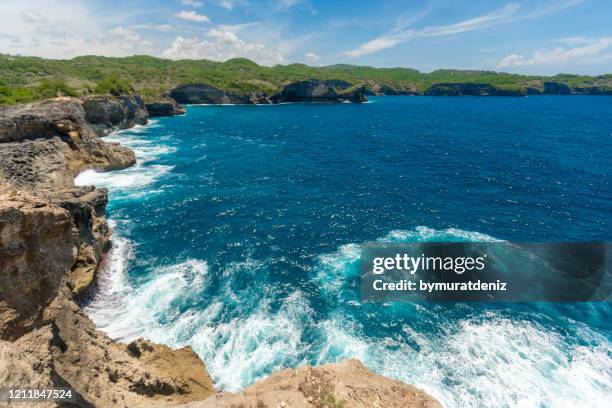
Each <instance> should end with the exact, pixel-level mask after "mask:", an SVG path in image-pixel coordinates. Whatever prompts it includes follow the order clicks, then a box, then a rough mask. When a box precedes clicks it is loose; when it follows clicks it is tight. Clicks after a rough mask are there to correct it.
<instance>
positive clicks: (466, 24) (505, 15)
mask: <svg viewBox="0 0 612 408" xmlns="http://www.w3.org/2000/svg"><path fill="white" fill-rule="evenodd" d="M582 1H583V0H566V1H564V2H557V3H549V4H548V5H545V6H541V7H539V8H535V9H532V10H528V11H526V12H525V13H524V14H518V13H517V12H518V11H519V9H520V6H519V5H518V4H515V3H510V4H507V5H506V6H505V7H502V8H501V9H499V10H496V11H493V12H491V13H487V14H483V15H481V16H477V17H474V18H471V19H468V20H464V21H460V22H458V23H454V24H449V25H444V26H433V27H425V28H421V29H418V30H416V29H409V30H403V29H396V30H393V31H392V32H391V33H389V34H386V35H383V36H381V37H378V38H375V39H373V40H371V41H368V42H366V43H364V44H361V45H360V46H359V47H357V48H355V49H353V50H349V51H345V52H344V53H342V54H343V55H344V56H347V57H353V58H356V57H362V56H364V55H370V54H375V53H377V52H379V51H382V50H385V49H388V48H393V47H395V46H396V45H398V44H401V43H405V42H407V41H410V40H412V39H414V38H419V37H420V38H423V37H438V36H445V35H454V34H460V33H464V32H468V31H475V30H481V29H484V28H488V27H492V26H495V25H499V24H505V23H509V22H512V21H518V20H522V19H528V18H536V17H541V16H544V15H547V14H551V13H555V12H559V11H561V10H565V9H566V8H569V7H572V6H575V5H577V4H580V3H582Z"/></svg>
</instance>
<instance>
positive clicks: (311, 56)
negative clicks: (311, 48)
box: [304, 52, 321, 64]
mask: <svg viewBox="0 0 612 408" xmlns="http://www.w3.org/2000/svg"><path fill="white" fill-rule="evenodd" d="M304 58H306V61H308V62H310V63H312V64H316V63H317V62H319V60H320V59H321V57H320V56H319V55H317V54H315V53H314V52H308V53H306V54H305V55H304Z"/></svg>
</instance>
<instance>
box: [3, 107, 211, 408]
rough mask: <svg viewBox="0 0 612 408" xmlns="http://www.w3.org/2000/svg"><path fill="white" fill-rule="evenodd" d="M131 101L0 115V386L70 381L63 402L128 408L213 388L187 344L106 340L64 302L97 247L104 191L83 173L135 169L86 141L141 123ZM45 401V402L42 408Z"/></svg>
mask: <svg viewBox="0 0 612 408" xmlns="http://www.w3.org/2000/svg"><path fill="white" fill-rule="evenodd" d="M146 120H147V111H146V109H145V107H144V105H143V103H142V101H141V100H140V98H138V97H128V96H125V97H118V98H109V97H91V98H80V99H76V98H75V99H69V98H60V99H53V100H48V101H43V102H38V103H33V104H27V105H21V106H13V107H8V108H4V109H1V110H0V383H2V384H3V385H8V384H10V385H14V386H33V385H38V386H41V387H49V386H54V387H62V386H71V387H73V388H74V389H75V391H76V392H77V393H78V395H77V400H76V403H75V404H76V405H75V406H83V407H90V406H97V407H138V406H149V405H151V403H152V402H153V401H158V402H168V403H180V402H187V401H192V400H197V399H203V398H206V397H207V396H209V395H211V394H212V393H213V392H214V390H213V387H212V381H211V379H210V377H209V376H208V373H207V371H206V368H205V367H204V364H203V363H202V361H201V360H200V359H199V358H198V357H197V355H196V354H195V353H194V352H193V351H192V350H191V349H190V348H184V349H180V350H171V349H169V348H168V347H165V346H161V345H157V344H153V343H150V342H146V341H143V340H140V341H136V342H134V343H132V344H129V345H124V344H120V343H114V342H112V341H111V340H110V339H109V338H108V337H107V336H106V335H104V334H103V333H101V332H99V331H97V330H96V329H95V327H94V325H93V323H92V322H91V321H90V320H89V318H88V317H87V316H86V315H85V314H84V313H83V312H82V311H81V309H80V307H79V306H78V305H77V304H76V303H75V299H76V298H77V297H78V296H79V295H82V294H83V293H85V292H86V291H87V290H88V288H89V287H90V286H91V284H92V283H93V281H94V278H95V273H96V271H97V268H98V265H99V263H100V260H101V259H102V257H103V256H104V252H105V251H106V249H107V248H108V245H109V238H110V229H109V227H108V225H107V223H106V218H105V208H106V203H107V200H108V198H107V192H106V190H104V189H96V188H94V187H75V186H74V183H73V179H74V176H75V175H76V174H77V173H78V172H79V171H81V170H83V169H85V168H97V169H99V170H110V169H117V168H124V167H127V166H130V165H132V164H134V163H135V157H134V153H133V152H132V151H131V150H130V149H127V148H125V147H122V146H119V145H117V144H111V143H105V142H103V141H102V140H100V139H99V137H98V136H102V135H105V134H108V133H109V132H110V131H112V130H114V129H119V128H125V127H130V126H133V125H135V124H144V123H146ZM50 406H55V404H50Z"/></svg>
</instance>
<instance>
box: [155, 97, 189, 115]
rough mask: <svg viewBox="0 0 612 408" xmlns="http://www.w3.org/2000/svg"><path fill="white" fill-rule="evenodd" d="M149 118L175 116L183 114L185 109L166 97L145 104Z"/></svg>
mask: <svg viewBox="0 0 612 408" xmlns="http://www.w3.org/2000/svg"><path fill="white" fill-rule="evenodd" d="M145 106H146V107H147V111H148V112H149V117H157V116H176V115H183V114H185V108H184V107H183V106H181V105H180V104H179V103H178V102H176V101H175V100H174V99H172V98H170V97H169V96H167V95H164V96H162V97H161V98H159V99H158V100H156V101H153V102H149V103H146V104H145Z"/></svg>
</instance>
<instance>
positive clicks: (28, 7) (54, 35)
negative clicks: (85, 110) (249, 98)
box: [0, 0, 612, 75]
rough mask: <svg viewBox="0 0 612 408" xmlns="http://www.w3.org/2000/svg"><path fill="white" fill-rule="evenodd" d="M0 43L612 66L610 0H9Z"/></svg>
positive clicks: (261, 59)
mask: <svg viewBox="0 0 612 408" xmlns="http://www.w3.org/2000/svg"><path fill="white" fill-rule="evenodd" d="M0 53H5V54H13V55H14V54H18V55H34V56H41V57H47V58H61V59H64V58H72V57H74V56H78V55H91V54H94V55H105V56H127V55H134V54H148V55H153V56H158V57H163V58H169V59H183V58H190V59H210V60H216V61H224V60H227V59H229V58H234V57H247V58H250V59H252V60H254V61H255V62H257V63H259V64H262V65H275V64H289V63H294V62H299V63H306V64H309V65H330V64H338V63H342V64H356V65H370V66H375V67H397V66H401V67H409V68H415V69H418V70H420V71H424V72H430V71H433V70H435V69H441V68H457V69H485V70H496V71H504V72H516V73H523V74H545V75H551V74H557V73H575V74H603V73H612V0H540V1H536V0H509V1H496V0H487V1H485V0H393V1H384V0H378V1H372V0H370V1H357V0H353V1H332V0H327V1H318V0H275V1H272V0H261V1H256V0H107V1H100V0H89V1H87V0H1V1H0Z"/></svg>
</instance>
